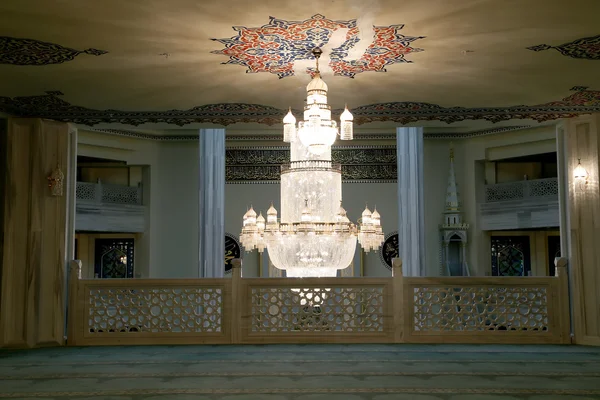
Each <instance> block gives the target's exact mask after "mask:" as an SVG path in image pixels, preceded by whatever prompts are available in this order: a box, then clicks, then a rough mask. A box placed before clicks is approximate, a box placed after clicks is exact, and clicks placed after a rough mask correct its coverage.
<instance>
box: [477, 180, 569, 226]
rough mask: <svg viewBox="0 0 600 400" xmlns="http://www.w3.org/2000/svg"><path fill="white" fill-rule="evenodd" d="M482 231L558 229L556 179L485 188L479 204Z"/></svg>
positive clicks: (487, 186) (510, 183)
mask: <svg viewBox="0 0 600 400" xmlns="http://www.w3.org/2000/svg"><path fill="white" fill-rule="evenodd" d="M479 211H480V214H481V219H480V221H481V222H480V228H481V229H482V230H501V229H529V228H546V227H556V226H559V212H558V180H557V178H546V179H535V180H526V181H518V182H508V183H498V184H495V185H486V186H485V198H484V202H483V203H480V204H479Z"/></svg>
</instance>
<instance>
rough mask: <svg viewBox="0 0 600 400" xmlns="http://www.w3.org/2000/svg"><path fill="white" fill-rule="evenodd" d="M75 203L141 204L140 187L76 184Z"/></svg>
mask: <svg viewBox="0 0 600 400" xmlns="http://www.w3.org/2000/svg"><path fill="white" fill-rule="evenodd" d="M76 198H77V201H87V202H93V203H97V204H101V203H110V204H134V205H141V204H142V187H141V186H124V185H107V184H104V183H89V182H77V189H76Z"/></svg>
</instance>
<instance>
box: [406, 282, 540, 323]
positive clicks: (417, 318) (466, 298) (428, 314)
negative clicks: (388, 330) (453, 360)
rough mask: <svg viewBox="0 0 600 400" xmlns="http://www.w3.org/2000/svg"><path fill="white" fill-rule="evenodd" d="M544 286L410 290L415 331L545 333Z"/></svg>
mask: <svg viewBox="0 0 600 400" xmlns="http://www.w3.org/2000/svg"><path fill="white" fill-rule="evenodd" d="M548 289H549V288H548V287H531V286H517V287H514V286H513V287H496V286H461V287H444V286H442V287H440V286H430V287H426V286H421V287H413V288H412V294H413V302H414V314H413V321H412V323H413V329H414V330H415V331H418V332H432V331H434V332H442V331H446V332H464V331H494V330H497V331H511V332H518V331H521V332H522V331H548V330H549V329H550V325H549V318H548V308H549V307H548V296H549V290H548Z"/></svg>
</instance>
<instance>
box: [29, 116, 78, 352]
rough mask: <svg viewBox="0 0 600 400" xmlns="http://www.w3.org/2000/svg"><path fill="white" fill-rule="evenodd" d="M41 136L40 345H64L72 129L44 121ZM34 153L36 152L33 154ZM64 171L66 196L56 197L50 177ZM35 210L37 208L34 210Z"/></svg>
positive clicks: (39, 175)
mask: <svg viewBox="0 0 600 400" xmlns="http://www.w3.org/2000/svg"><path fill="white" fill-rule="evenodd" d="M41 124H42V129H41V130H40V131H39V132H36V133H37V134H39V135H40V137H41V140H40V141H39V143H40V144H42V145H43V148H42V149H40V153H41V156H42V157H41V160H42V163H41V165H40V167H41V168H40V169H39V170H38V172H39V173H38V174H37V176H33V175H32V178H35V179H33V180H32V186H34V185H38V184H39V185H40V186H41V190H42V194H41V196H40V197H39V198H40V211H41V216H42V219H41V223H42V225H41V230H40V236H41V243H40V244H41V248H40V254H39V263H36V266H38V268H39V270H38V276H39V283H38V285H39V305H38V306H39V312H38V321H37V327H38V332H37V334H38V336H37V345H48V344H49V345H61V344H63V342H64V338H63V337H64V334H65V332H64V329H65V323H64V320H65V292H66V287H65V276H66V274H67V270H66V268H67V264H66V263H67V258H66V248H67V246H66V229H67V190H66V189H67V182H66V180H67V176H68V173H67V172H68V168H69V159H68V157H69V155H68V148H69V128H68V125H67V124H64V123H59V122H52V121H42V122H41ZM32 154H33V152H32ZM56 168H60V170H61V171H62V172H63V174H64V177H65V182H64V184H63V185H64V187H63V194H62V196H52V195H51V193H50V189H49V187H48V180H47V177H48V176H49V175H50V174H51V173H52V171H54V170H55V169H56ZM32 209H33V208H32Z"/></svg>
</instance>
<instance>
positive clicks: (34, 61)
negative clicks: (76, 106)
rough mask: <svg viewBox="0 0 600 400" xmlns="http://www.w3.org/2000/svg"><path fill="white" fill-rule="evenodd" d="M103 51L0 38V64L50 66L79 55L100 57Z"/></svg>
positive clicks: (32, 40)
mask: <svg viewBox="0 0 600 400" xmlns="http://www.w3.org/2000/svg"><path fill="white" fill-rule="evenodd" d="M106 53H108V52H107V51H104V50H98V49H86V50H75V49H71V48H68V47H64V46H61V45H59V44H56V43H48V42H42V41H40V40H35V39H22V38H14V37H8V36H0V64H12V65H50V64H61V63H64V62H67V61H71V60H73V59H74V58H75V57H77V56H78V55H80V54H91V55H94V56H100V55H102V54H106Z"/></svg>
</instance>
